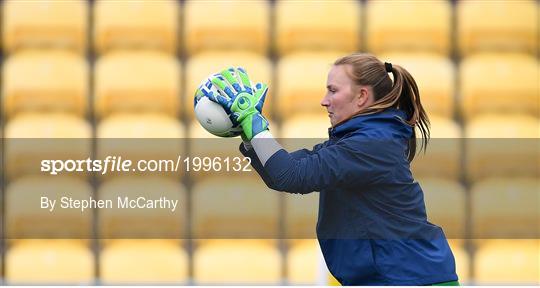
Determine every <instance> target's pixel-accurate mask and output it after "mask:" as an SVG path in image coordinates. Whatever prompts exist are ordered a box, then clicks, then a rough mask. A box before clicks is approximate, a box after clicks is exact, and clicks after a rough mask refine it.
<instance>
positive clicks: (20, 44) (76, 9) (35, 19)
mask: <svg viewBox="0 0 540 288" xmlns="http://www.w3.org/2000/svg"><path fill="white" fill-rule="evenodd" d="M2 24H3V27H2V28H3V33H2V34H3V41H2V45H3V47H4V51H6V52H7V53H12V52H14V51H15V50H19V49H21V48H37V47H39V48H67V49H70V50H74V51H77V52H79V53H83V52H84V51H85V50H86V38H87V30H88V26H87V25H88V2H87V1H84V0H75V1H56V0H43V1H18V0H8V1H4V3H3V23H2Z"/></svg>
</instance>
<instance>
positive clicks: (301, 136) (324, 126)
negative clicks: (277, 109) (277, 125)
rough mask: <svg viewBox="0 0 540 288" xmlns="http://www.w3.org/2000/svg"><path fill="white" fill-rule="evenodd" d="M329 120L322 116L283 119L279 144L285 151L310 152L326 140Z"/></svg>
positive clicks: (297, 116) (311, 115)
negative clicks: (300, 150) (305, 150)
mask: <svg viewBox="0 0 540 288" xmlns="http://www.w3.org/2000/svg"><path fill="white" fill-rule="evenodd" d="M330 126H331V124H330V119H329V118H328V116H327V115H323V114H299V115H296V116H292V117H291V118H288V119H285V122H283V125H282V135H281V137H280V138H282V139H281V141H280V142H281V144H282V145H283V147H285V149H287V151H289V152H292V151H295V150H299V149H308V150H311V149H312V148H313V146H315V145H317V144H319V143H322V142H324V141H326V140H328V129H329V128H330Z"/></svg>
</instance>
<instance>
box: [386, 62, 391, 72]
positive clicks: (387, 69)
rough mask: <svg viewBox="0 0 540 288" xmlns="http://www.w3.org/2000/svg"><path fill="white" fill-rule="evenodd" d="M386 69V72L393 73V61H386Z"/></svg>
mask: <svg viewBox="0 0 540 288" xmlns="http://www.w3.org/2000/svg"><path fill="white" fill-rule="evenodd" d="M384 69H386V72H388V73H391V72H392V63H388V62H384Z"/></svg>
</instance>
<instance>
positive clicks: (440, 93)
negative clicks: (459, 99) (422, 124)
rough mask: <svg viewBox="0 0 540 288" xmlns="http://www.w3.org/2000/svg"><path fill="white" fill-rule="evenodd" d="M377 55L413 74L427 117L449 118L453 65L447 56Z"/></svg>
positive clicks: (422, 54)
mask: <svg viewBox="0 0 540 288" xmlns="http://www.w3.org/2000/svg"><path fill="white" fill-rule="evenodd" d="M379 57H380V58H379V59H382V60H383V61H387V62H391V63H392V64H393V65H399V66H401V67H403V68H405V69H406V70H407V71H409V73H410V74H411V75H412V76H413V77H414V80H415V81H416V84H417V85H418V89H419V91H420V99H422V106H423V107H424V109H425V110H426V112H427V113H428V116H433V115H437V116H442V117H446V118H452V117H453V115H454V93H455V88H454V87H455V81H454V80H455V79H454V78H455V77H454V72H455V66H454V64H453V63H452V61H451V60H450V58H448V57H443V56H439V55H437V54H432V53H391V54H385V55H381V56H379Z"/></svg>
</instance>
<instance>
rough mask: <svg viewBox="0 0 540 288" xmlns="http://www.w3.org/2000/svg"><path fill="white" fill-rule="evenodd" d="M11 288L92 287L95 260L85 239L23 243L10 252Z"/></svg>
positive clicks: (8, 274)
mask: <svg viewBox="0 0 540 288" xmlns="http://www.w3.org/2000/svg"><path fill="white" fill-rule="evenodd" d="M5 261H6V263H5V269H6V270H5V273H6V274H5V281H6V282H7V284H8V285H44V284H49V285H60V284H62V285H66V284H70V285H89V284H92V281H93V280H94V257H93V255H92V252H91V251H90V249H89V248H88V247H87V246H86V245H85V244H84V242H82V241H81V240H63V239H49V240H37V239H31V240H29V239H28V240H20V241H18V242H15V243H14V244H13V245H11V246H10V247H9V248H8V249H7V252H6V260H5Z"/></svg>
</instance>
